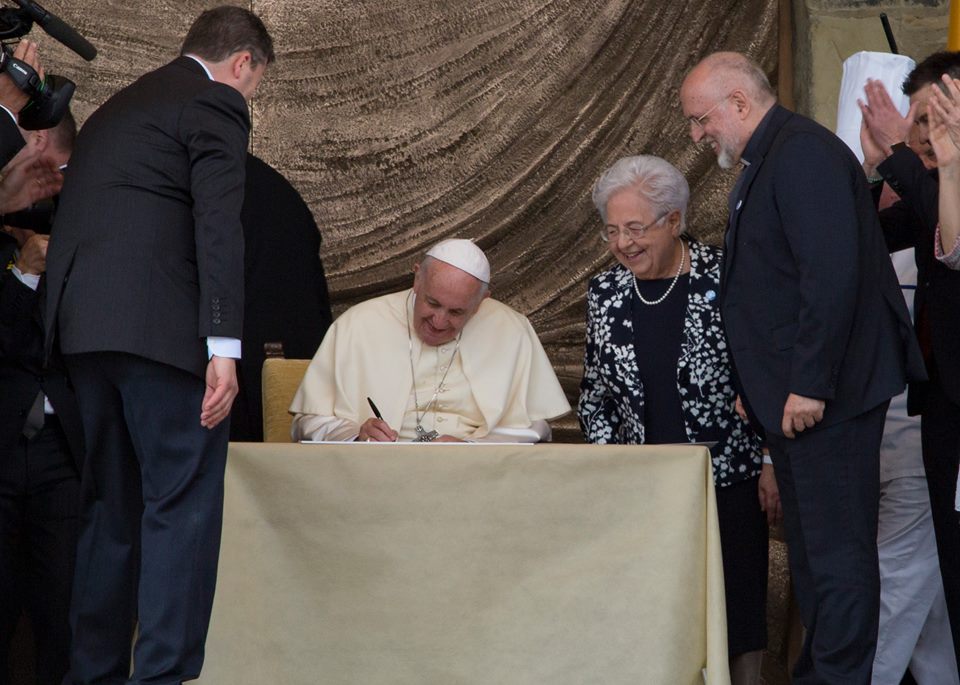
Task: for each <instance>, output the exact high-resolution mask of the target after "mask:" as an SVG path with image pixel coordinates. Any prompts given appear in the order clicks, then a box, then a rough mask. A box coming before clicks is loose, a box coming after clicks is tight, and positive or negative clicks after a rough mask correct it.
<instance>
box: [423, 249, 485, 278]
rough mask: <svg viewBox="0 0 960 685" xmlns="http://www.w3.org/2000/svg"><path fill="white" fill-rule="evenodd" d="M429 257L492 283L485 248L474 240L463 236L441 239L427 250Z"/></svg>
mask: <svg viewBox="0 0 960 685" xmlns="http://www.w3.org/2000/svg"><path fill="white" fill-rule="evenodd" d="M427 257H433V258H434V259H438V260H440V261H441V262H445V263H447V264H449V265H450V266H455V267H457V268H458V269H460V270H461V271H466V272H467V273H468V274H470V275H471V276H474V277H475V278H478V279H479V280H481V281H483V282H484V283H487V284H489V283H490V262H488V261H487V256H486V255H485V254H483V250H481V249H480V248H479V247H477V246H476V245H475V244H474V243H473V241H472V240H465V239H463V238H449V239H447V240H441V241H440V242H439V243H437V244H436V245H434V246H433V247H431V248H430V249H429V250H428V251H427Z"/></svg>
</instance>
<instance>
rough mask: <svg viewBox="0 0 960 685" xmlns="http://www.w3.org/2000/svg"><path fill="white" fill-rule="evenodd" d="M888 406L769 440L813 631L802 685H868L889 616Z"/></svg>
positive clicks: (801, 662)
mask: <svg viewBox="0 0 960 685" xmlns="http://www.w3.org/2000/svg"><path fill="white" fill-rule="evenodd" d="M888 404H889V401H887V402H883V403H882V404H880V405H879V406H877V407H875V408H873V409H871V410H869V411H867V412H865V413H863V414H860V415H859V416H856V417H854V418H852V419H848V420H846V421H841V422H839V423H836V424H833V425H831V426H826V427H824V428H816V429H814V430H811V431H805V432H802V433H799V434H798V435H797V437H796V438H795V439H793V440H790V439H788V438H785V437H783V436H779V435H773V434H769V433H768V435H767V441H768V445H769V447H770V455H771V457H772V458H773V467H774V470H775V471H776V475H777V485H778V486H779V488H780V499H781V503H782V505H783V519H784V528H785V532H786V538H787V548H788V550H789V558H790V573H791V578H792V581H793V584H794V591H795V592H796V596H797V605H798V607H799V609H800V618H801V620H802V621H803V624H804V626H805V627H806V629H807V634H806V638H805V639H804V643H803V647H802V648H801V652H800V656H799V658H798V660H797V664H796V666H795V667H794V672H793V681H792V682H793V683H795V684H796V685H814V684H816V685H834V684H836V685H840V684H842V685H869V683H870V680H871V671H872V667H873V659H874V652H875V650H876V644H877V626H878V622H879V614H880V572H879V563H878V558H877V517H878V515H879V511H878V509H879V498H880V492H879V490H880V440H881V437H882V434H883V424H884V420H885V417H886V413H887V405H888Z"/></svg>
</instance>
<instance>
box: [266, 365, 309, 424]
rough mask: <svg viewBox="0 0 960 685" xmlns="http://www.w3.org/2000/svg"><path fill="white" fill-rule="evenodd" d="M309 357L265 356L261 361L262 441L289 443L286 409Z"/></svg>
mask: <svg viewBox="0 0 960 685" xmlns="http://www.w3.org/2000/svg"><path fill="white" fill-rule="evenodd" d="M308 366H310V360H309V359H280V358H274V359H271V358H267V359H265V360H264V362H263V391H262V392H263V441H264V442H290V426H291V424H292V423H293V416H292V415H291V414H290V413H289V412H288V411H287V409H288V408H289V407H290V403H291V402H292V401H293V396H294V395H296V394H297V388H299V387H300V382H301V381H302V380H303V375H304V374H305V373H306V372H307V367H308Z"/></svg>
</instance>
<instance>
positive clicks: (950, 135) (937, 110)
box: [927, 74, 960, 173]
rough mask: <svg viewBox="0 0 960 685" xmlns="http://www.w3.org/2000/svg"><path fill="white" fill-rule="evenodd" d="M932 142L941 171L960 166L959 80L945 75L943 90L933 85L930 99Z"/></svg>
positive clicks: (929, 115) (928, 116)
mask: <svg viewBox="0 0 960 685" xmlns="http://www.w3.org/2000/svg"><path fill="white" fill-rule="evenodd" d="M927 118H928V120H929V122H930V123H929V126H930V145H931V146H932V147H933V151H934V154H936V156H937V165H938V166H939V167H940V169H941V173H944V172H947V171H949V170H950V169H952V168H953V167H955V166H957V165H960V80H958V79H955V78H951V77H950V76H949V75H948V74H944V75H943V89H942V90H941V89H940V88H933V89H932V95H931V96H930V100H929V101H928V102H927Z"/></svg>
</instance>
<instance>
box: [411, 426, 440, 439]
mask: <svg viewBox="0 0 960 685" xmlns="http://www.w3.org/2000/svg"><path fill="white" fill-rule="evenodd" d="M414 430H415V431H416V432H417V437H416V439H415V440H414V442H433V441H434V440H436V439H437V438H439V437H440V434H439V433H438V432H437V431H435V430H433V431H427V430H425V429H424V427H423V426H421V425H420V424H419V423H418V424H417V425H416V427H415V428H414Z"/></svg>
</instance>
